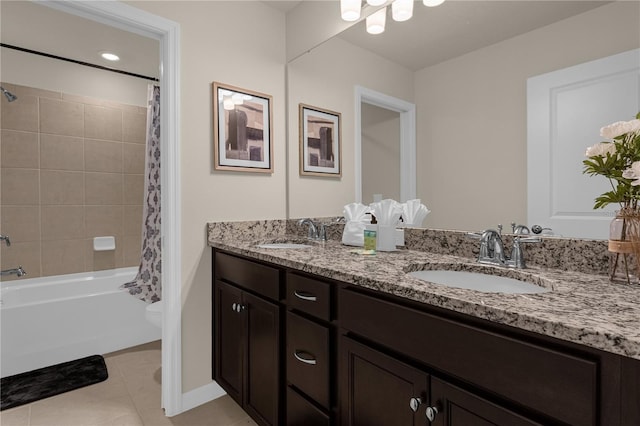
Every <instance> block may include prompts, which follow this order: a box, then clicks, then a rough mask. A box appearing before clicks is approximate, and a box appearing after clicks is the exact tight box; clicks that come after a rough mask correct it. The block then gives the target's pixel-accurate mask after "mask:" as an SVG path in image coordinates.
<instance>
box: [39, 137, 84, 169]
mask: <svg viewBox="0 0 640 426" xmlns="http://www.w3.org/2000/svg"><path fill="white" fill-rule="evenodd" d="M40 159H41V161H40V167H42V168H43V169H53V170H75V171H83V170H84V140H83V139H82V138H76V137H71V136H60V135H47V134H40Z"/></svg>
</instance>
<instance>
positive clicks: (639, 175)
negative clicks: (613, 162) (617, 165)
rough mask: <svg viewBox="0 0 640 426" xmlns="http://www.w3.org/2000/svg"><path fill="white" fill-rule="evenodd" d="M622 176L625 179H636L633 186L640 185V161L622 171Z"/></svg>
mask: <svg viewBox="0 0 640 426" xmlns="http://www.w3.org/2000/svg"><path fill="white" fill-rule="evenodd" d="M622 177H623V178H625V179H634V181H633V182H631V185H633V186H638V185H640V161H636V162H634V163H633V164H631V167H629V168H628V169H627V170H625V171H624V172H622Z"/></svg>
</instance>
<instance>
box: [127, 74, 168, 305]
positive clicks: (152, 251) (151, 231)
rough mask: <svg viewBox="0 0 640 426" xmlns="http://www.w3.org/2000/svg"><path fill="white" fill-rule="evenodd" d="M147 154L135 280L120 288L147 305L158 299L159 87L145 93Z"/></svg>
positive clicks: (159, 288) (160, 282) (159, 284)
mask: <svg viewBox="0 0 640 426" xmlns="http://www.w3.org/2000/svg"><path fill="white" fill-rule="evenodd" d="M147 98H148V106H147V142H146V143H147V145H146V148H147V155H146V159H145V175H144V203H143V205H142V256H141V259H140V267H139V268H138V274H137V275H136V278H135V279H134V280H133V281H131V282H128V283H126V284H123V285H122V286H121V288H125V289H127V290H129V293H130V294H131V295H133V296H135V297H137V298H138V299H141V300H144V301H145V302H147V303H153V302H157V301H159V300H160V299H161V298H162V274H161V272H162V261H161V244H162V242H161V239H160V87H158V86H154V85H149V88H148V90H147Z"/></svg>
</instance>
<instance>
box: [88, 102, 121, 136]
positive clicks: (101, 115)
mask: <svg viewBox="0 0 640 426" xmlns="http://www.w3.org/2000/svg"><path fill="white" fill-rule="evenodd" d="M84 124H85V129H84V136H85V137H86V138H91V139H105V140H110V141H122V111H120V110H119V109H115V108H106V107H102V106H95V105H86V106H85V111H84Z"/></svg>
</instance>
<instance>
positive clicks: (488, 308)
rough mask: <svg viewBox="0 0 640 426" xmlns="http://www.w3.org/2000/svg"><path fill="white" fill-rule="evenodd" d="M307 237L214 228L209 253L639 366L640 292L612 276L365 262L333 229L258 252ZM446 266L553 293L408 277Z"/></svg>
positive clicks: (239, 226) (414, 261)
mask: <svg viewBox="0 0 640 426" xmlns="http://www.w3.org/2000/svg"><path fill="white" fill-rule="evenodd" d="M300 231H301V229H300V228H297V227H296V225H295V221H286V220H273V221H256V222H241V223H240V222H238V223H233V222H228V223H210V224H208V227H207V237H208V242H209V245H210V246H212V247H216V248H219V249H223V250H226V251H229V252H232V253H237V254H240V255H244V256H248V257H251V258H255V259H257V260H262V261H265V262H270V263H273V264H276V265H280V266H284V267H288V268H292V269H297V270H300V271H303V272H307V273H311V274H315V275H319V276H321V277H326V278H329V279H334V280H338V281H343V282H346V283H350V284H355V285H358V286H362V287H366V288H369V289H373V290H377V291H380V292H384V293H389V294H393V295H397V296H401V297H404V298H407V299H410V300H414V301H418V302H422V303H426V304H429V305H433V306H437V307H441V308H445V309H450V310H452V311H456V312H460V313H464V314H468V315H471V316H475V317H478V318H483V319H486V320H490V321H493V322H496V323H500V324H505V325H509V326H513V327H517V328H520V329H523V330H528V331H532V332H535V333H540V334H543V335H547V336H551V337H555V338H558V339H561V340H566V341H570V342H574V343H578V344H582V345H586V346H589V347H593V348H596V349H601V350H604V351H608V352H612V353H616V354H620V355H624V356H627V357H631V358H635V359H640V285H631V286H629V285H625V284H615V283H611V282H609V280H608V277H607V276H606V275H602V274H597V273H584V272H576V271H575V270H566V268H564V269H559V268H549V267H541V266H538V265H536V264H530V267H529V268H528V269H525V270H512V269H506V268H501V267H494V266H488V265H480V264H478V263H477V262H476V261H475V260H474V259H473V258H472V256H473V254H472V255H471V257H470V256H467V257H463V256H452V255H449V254H441V253H434V252H430V251H421V250H416V249H401V250H398V251H396V252H378V253H377V254H376V255H373V256H364V255H360V254H355V253H353V251H354V249H356V248H355V247H348V246H344V245H342V244H341V243H340V235H341V228H337V229H330V232H329V234H328V235H329V238H330V241H327V242H326V243H310V244H311V245H312V247H310V248H304V249H262V248H258V247H256V245H257V244H259V243H263V242H274V241H280V242H285V241H297V242H306V241H305V240H304V239H301V237H300ZM416 232H417V230H411V232H408V233H407V237H408V238H407V243H408V245H409V240H410V239H411V238H414V239H417V236H416V235H415V234H416ZM424 232H426V233H427V234H426V235H427V236H429V234H428V231H424ZM445 232H446V231H445ZM476 244H477V242H476ZM550 244H551V243H550ZM562 244H565V245H566V242H565V243H562ZM600 246H601V244H600V242H598V243H597V244H592V245H589V247H588V249H586V250H587V251H588V252H589V253H591V254H592V255H597V256H601V255H602V253H601V247H600ZM409 247H413V245H409ZM594 247H595V248H594ZM574 248H575V247H574ZM605 250H606V249H605ZM574 251H575V250H574ZM574 257H575V255H574ZM574 260H575V259H574ZM601 260H602V259H600V261H601ZM557 261H558V260H557V259H555V260H554V262H557ZM577 262H578V270H581V271H583V270H585V269H588V268H585V261H584V259H583V260H582V261H580V260H579V259H578V260H577ZM586 263H587V264H588V263H589V262H586ZM442 267H445V268H446V269H453V270H464V271H487V270H491V272H492V273H494V274H495V275H500V276H507V277H511V278H516V279H521V280H527V281H530V282H533V283H536V284H538V285H541V286H543V287H547V288H550V289H551V290H552V291H550V292H547V293H540V294H503V293H482V292H477V291H473V290H465V289H457V288H451V287H445V286H441V285H437V284H431V283H428V282H425V281H422V280H419V279H416V278H413V277H411V276H409V275H407V274H406V273H407V272H410V271H415V270H422V269H438V268H442ZM581 268H582V269H581ZM594 269H598V268H597V267H596V268H594ZM605 270H606V269H605Z"/></svg>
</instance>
